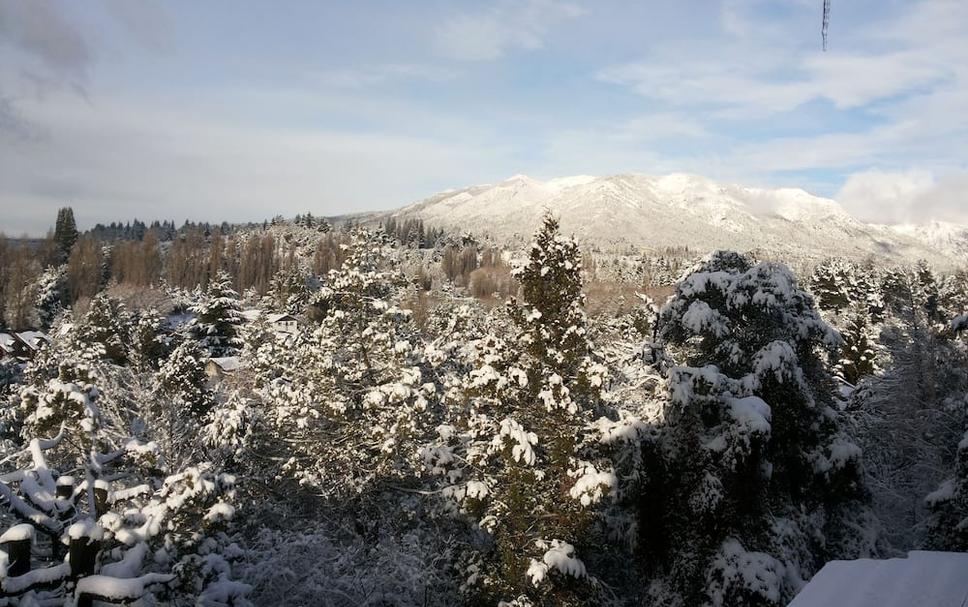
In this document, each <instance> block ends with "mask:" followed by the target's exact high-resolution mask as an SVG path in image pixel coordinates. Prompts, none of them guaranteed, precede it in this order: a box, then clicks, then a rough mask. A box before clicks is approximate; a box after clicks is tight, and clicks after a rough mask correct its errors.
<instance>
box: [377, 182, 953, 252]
mask: <svg viewBox="0 0 968 607" xmlns="http://www.w3.org/2000/svg"><path fill="white" fill-rule="evenodd" d="M546 211H551V212H552V213H554V214H555V215H557V216H558V217H559V218H560V219H561V225H562V229H563V230H564V231H565V232H567V233H570V234H573V235H574V236H575V237H576V238H578V239H579V240H580V241H582V242H583V243H585V244H589V245H594V246H597V247H600V248H602V249H612V250H621V249H624V248H627V247H629V246H630V245H635V246H637V247H640V248H647V249H660V248H664V247H682V246H688V247H689V248H690V249H694V250H696V251H697V252H705V251H711V250H715V249H722V248H729V249H735V250H740V251H759V252H761V253H763V254H766V255H769V256H776V257H779V258H783V259H820V258H825V257H831V256H838V257H848V258H854V259H866V258H868V257H875V258H879V259H880V260H882V261H888V262H910V261H914V260H917V259H926V260H928V261H929V262H931V263H932V264H934V265H937V266H941V267H948V268H950V267H952V266H956V265H962V264H964V263H966V262H968V227H966V226H961V225H954V224H946V223H939V222H933V223H929V224H925V225H876V224H869V223H865V222H862V221H860V220H858V219H856V218H855V217H853V216H852V215H850V214H849V213H848V212H847V211H845V210H844V209H843V208H842V207H841V206H840V204H838V203H837V202H836V201H834V200H831V199H829V198H821V197H818V196H813V195H811V194H809V193H807V192H805V191H803V190H800V189H794V188H778V189H765V188H752V187H745V186H741V185H733V184H720V183H716V182H713V181H711V180H709V179H706V178H703V177H699V176H696V175H687V174H681V173H675V174H671V175H666V176H663V177H655V176H649V175H639V174H630V175H612V176H607V177H590V176H585V175H582V176H576V177H564V178H559V179H552V180H549V181H540V180H537V179H532V178H530V177H527V176H525V175H516V176H514V177H511V178H510V179H507V180H505V181H502V182H500V183H495V184H487V185H477V186H471V187H467V188H462V189H457V190H449V191H446V192H441V193H440V194H437V195H435V196H431V197H430V198H427V199H426V200H422V201H420V202H417V203H414V204H411V205H409V206H406V207H404V208H402V209H400V210H398V211H394V212H391V213H390V214H391V215H393V216H395V217H397V218H401V219H406V218H411V217H415V218H421V219H423V220H424V222H425V223H427V224H428V225H435V226H440V227H443V228H445V229H447V230H448V231H451V232H458V233H460V232H469V233H472V234H475V235H478V236H482V237H486V238H490V239H492V240H495V241H498V242H504V243H509V244H517V243H523V242H526V241H527V240H528V239H530V237H531V233H532V232H533V230H534V229H535V227H536V226H537V225H538V222H539V220H540V218H541V216H542V214H543V213H544V212H546Z"/></svg>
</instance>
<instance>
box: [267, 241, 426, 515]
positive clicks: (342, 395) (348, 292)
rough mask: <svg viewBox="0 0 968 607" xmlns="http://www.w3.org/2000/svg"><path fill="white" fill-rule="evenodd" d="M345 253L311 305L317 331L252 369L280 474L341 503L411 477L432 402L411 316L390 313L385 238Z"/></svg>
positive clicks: (394, 270) (393, 300) (392, 276)
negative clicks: (278, 452) (282, 453)
mask: <svg viewBox="0 0 968 607" xmlns="http://www.w3.org/2000/svg"><path fill="white" fill-rule="evenodd" d="M348 253H349V255H348V257H347V259H346V260H345V261H344V263H343V264H342V266H341V267H340V269H338V270H331V271H330V272H329V274H328V275H327V276H326V278H325V284H324V286H323V287H322V288H321V290H320V292H319V293H317V294H316V297H315V298H314V303H315V305H316V306H317V307H318V309H319V310H320V313H321V314H322V319H321V323H320V325H319V327H317V329H316V330H315V331H314V332H313V333H312V335H310V336H308V337H306V338H304V339H300V340H298V341H297V342H296V343H295V344H294V345H293V346H292V347H291V348H288V349H282V350H287V351H286V352H280V354H281V356H280V357H279V358H278V360H276V361H275V364H274V365H271V364H270V365H266V364H263V363H265V362H267V361H266V359H265V358H261V359H260V362H257V363H256V364H257V368H258V370H259V371H260V372H261V373H264V374H267V376H265V377H263V378H262V379H260V380H257V383H262V384H268V385H267V386H266V388H264V394H265V395H266V398H267V400H268V402H269V404H270V405H271V406H270V407H268V411H267V416H268V418H269V419H268V423H269V424H271V425H272V426H273V428H274V432H275V433H276V435H277V436H278V441H279V442H280V443H281V444H283V445H285V446H286V448H287V449H288V453H289V454H290V456H289V459H288V461H287V462H286V464H285V473H286V474H288V475H291V477H293V478H295V479H297V480H298V481H299V482H300V484H303V485H306V486H309V487H312V488H314V489H316V490H317V491H319V492H320V493H321V494H323V495H324V496H327V497H341V498H354V497H357V496H360V495H361V494H364V493H372V492H374V491H379V490H380V489H381V488H383V487H384V486H385V484H386V482H388V481H389V480H397V481H403V480H406V479H408V478H412V477H413V476H414V471H415V470H416V468H417V465H418V461H417V459H416V451H417V447H416V444H418V443H417V441H418V440H421V439H422V438H423V436H424V434H425V433H426V432H427V428H426V419H425V414H426V413H427V412H428V410H429V409H430V408H431V407H432V403H433V401H434V400H436V386H435V385H434V384H433V383H432V382H431V381H430V379H431V378H430V377H429V376H428V375H427V368H426V366H425V365H424V357H423V348H422V344H421V341H420V338H419V335H418V334H417V331H416V327H415V326H414V324H413V320H412V318H411V314H410V311H409V310H404V309H401V308H400V307H399V306H398V304H397V302H398V301H399V297H400V293H401V292H402V289H403V288H404V287H405V286H406V280H405V277H404V275H403V274H402V273H401V272H400V270H399V268H398V267H396V265H395V264H394V263H392V261H391V259H390V258H389V253H390V247H389V242H388V240H387V238H386V237H385V235H383V234H382V233H379V232H378V233H376V234H371V233H369V232H367V231H366V230H365V229H362V228H354V230H353V232H352V243H351V245H350V247H349V251H348ZM260 349H261V348H260ZM279 350H280V349H278V348H277V349H276V351H279Z"/></svg>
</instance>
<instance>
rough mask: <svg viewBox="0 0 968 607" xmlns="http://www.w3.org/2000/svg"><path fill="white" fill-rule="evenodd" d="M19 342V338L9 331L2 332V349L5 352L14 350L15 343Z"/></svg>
mask: <svg viewBox="0 0 968 607" xmlns="http://www.w3.org/2000/svg"><path fill="white" fill-rule="evenodd" d="M16 343H17V339H16V338H15V337H14V336H13V335H11V334H9V333H0V350H3V351H4V352H8V353H9V352H13V350H14V344H16Z"/></svg>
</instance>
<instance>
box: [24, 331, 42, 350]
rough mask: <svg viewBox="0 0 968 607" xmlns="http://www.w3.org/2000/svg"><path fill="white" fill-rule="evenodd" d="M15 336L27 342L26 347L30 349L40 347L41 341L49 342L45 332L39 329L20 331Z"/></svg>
mask: <svg viewBox="0 0 968 607" xmlns="http://www.w3.org/2000/svg"><path fill="white" fill-rule="evenodd" d="M17 337H18V338H20V340H21V341H22V342H24V343H25V344H27V347H29V348H30V349H31V350H36V349H38V348H40V345H41V344H42V343H50V338H49V337H47V334H46V333H42V332H41V331H21V332H19V333H17Z"/></svg>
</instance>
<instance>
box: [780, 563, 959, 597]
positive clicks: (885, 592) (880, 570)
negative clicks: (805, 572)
mask: <svg viewBox="0 0 968 607" xmlns="http://www.w3.org/2000/svg"><path fill="white" fill-rule="evenodd" d="M966 572H968V553H961V552H921V551H916V552H911V553H909V554H908V556H907V558H898V559H888V560H882V561H877V560H871V559H860V560H856V561H832V562H830V563H827V564H826V565H825V566H824V568H823V569H821V570H820V572H819V573H818V574H817V575H815V576H814V578H813V579H812V580H810V583H809V584H807V585H806V586H805V587H804V589H803V590H801V591H800V594H798V595H797V597H796V598H795V599H793V602H792V603H790V605H789V607H829V606H830V605H838V606H842V607H913V606H914V605H931V606H932V607H966V605H968V574H966Z"/></svg>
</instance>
